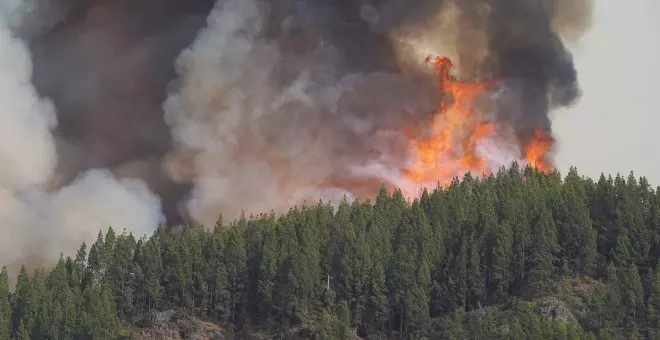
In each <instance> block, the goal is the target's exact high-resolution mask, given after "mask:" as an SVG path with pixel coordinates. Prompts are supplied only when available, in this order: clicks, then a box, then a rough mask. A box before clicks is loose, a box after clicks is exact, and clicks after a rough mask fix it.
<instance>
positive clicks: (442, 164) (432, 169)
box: [404, 57, 552, 185]
mask: <svg viewBox="0 0 660 340" xmlns="http://www.w3.org/2000/svg"><path fill="white" fill-rule="evenodd" d="M426 62H427V63H432V64H433V66H434V68H435V71H436V73H437V75H438V77H439V82H440V92H441V94H442V95H443V97H448V99H447V100H442V101H441V104H440V106H439V107H438V111H437V112H436V114H435V115H434V118H433V121H432V123H431V126H430V127H429V128H428V131H426V134H422V137H421V138H420V137H419V136H415V137H412V136H409V137H412V138H411V146H412V153H413V155H414V156H415V159H416V161H415V163H414V164H413V165H412V166H411V167H410V168H408V169H406V170H405V171H404V175H405V177H406V178H407V179H408V180H410V181H412V182H416V183H421V184H431V183H440V184H441V185H444V184H447V183H448V182H449V181H451V179H452V178H454V177H455V176H459V175H462V174H463V173H466V172H478V173H479V174H484V173H489V172H490V169H489V164H488V162H487V160H486V159H485V158H484V157H483V156H482V155H480V154H479V152H478V150H477V146H478V145H479V144H480V143H482V142H485V141H486V140H487V139H488V138H489V137H493V136H494V135H495V133H496V130H495V125H494V124H493V123H492V122H489V121H487V120H483V119H482V118H480V117H479V115H478V114H477V110H476V100H477V98H478V96H479V94H481V93H484V92H485V91H488V90H491V89H492V88H493V87H494V85H495V84H496V82H495V81H481V82H465V81H461V80H458V79H456V78H455V77H454V76H452V75H451V74H450V72H451V70H452V68H453V64H452V62H451V60H450V59H448V58H445V57H434V58H432V57H427V58H426ZM551 147H552V140H551V139H550V138H549V137H547V136H545V135H544V134H543V133H542V132H541V131H540V130H538V131H536V132H535V135H534V138H533V140H532V141H531V142H530V143H529V144H528V145H527V146H526V147H525V148H524V149H525V150H523V152H522V153H523V155H522V156H523V157H524V158H525V161H526V162H527V163H529V164H531V165H532V166H535V167H536V168H537V169H539V170H541V171H545V170H550V169H551V168H552V166H551V164H550V163H549V162H548V161H547V157H546V156H547V154H548V152H549V150H550V148H551Z"/></svg>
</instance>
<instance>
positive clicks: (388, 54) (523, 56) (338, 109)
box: [165, 0, 590, 223]
mask: <svg viewBox="0 0 660 340" xmlns="http://www.w3.org/2000/svg"><path fill="white" fill-rule="evenodd" d="M582 3H584V5H583V8H587V7H588V6H587V3H586V2H582ZM567 6H568V7H571V8H574V7H580V6H579V5H577V4H575V3H573V2H571V3H569V2H566V1H533V0H516V1H503V0H502V1H485V0H483V1H482V0H471V1H458V0H457V1H444V2H442V1H435V2H430V1H429V2H422V1H417V2H413V3H409V2H406V3H403V2H401V1H381V2H372V3H370V2H367V1H365V2H347V1H339V2H337V1H314V2H312V1H303V0H283V1H278V2H275V3H273V2H266V1H260V0H240V1H239V0H225V1H218V2H217V3H216V5H215V8H214V9H213V11H212V12H211V14H210V16H209V18H208V22H209V24H208V27H207V28H205V29H204V30H203V31H202V32H201V33H200V34H199V36H198V37H197V39H196V40H195V42H194V43H193V44H192V45H191V47H190V48H189V49H187V50H185V51H184V52H183V53H182V54H181V56H180V57H179V60H178V63H177V66H178V72H179V74H180V76H181V78H180V82H179V90H178V91H177V92H175V93H172V94H171V95H170V97H169V98H168V100H167V101H166V103H165V111H166V112H165V117H166V120H167V123H168V124H169V125H170V127H171V128H172V135H173V137H174V139H175V141H176V152H175V156H173V157H172V158H170V159H169V163H170V170H171V172H172V177H173V178H178V179H187V180H189V181H192V182H193V183H194V189H193V191H192V193H191V197H190V199H189V201H188V208H189V209H188V211H189V213H190V214H191V215H192V218H193V219H195V220H198V221H202V222H205V223H212V222H213V219H214V218H216V217H217V214H218V213H220V212H222V213H224V214H228V215H230V216H231V217H236V216H237V215H238V214H239V213H240V212H241V211H242V210H245V211H247V212H250V213H254V212H261V211H264V210H266V209H270V208H280V209H281V208H285V207H287V206H289V205H291V204H294V203H299V202H301V201H302V200H307V201H310V200H311V201H313V200H316V199H318V198H325V199H327V198H331V197H335V198H336V197H337V196H338V195H339V196H341V195H347V196H349V197H350V196H352V195H359V196H369V195H373V194H374V193H375V190H376V189H377V187H378V185H377V184H378V183H380V182H382V181H386V182H390V183H391V184H393V185H394V186H401V185H406V184H405V183H398V184H397V181H398V182H401V176H400V173H399V172H397V170H400V169H401V168H402V167H403V166H404V165H405V164H406V163H407V162H408V159H407V156H408V155H407V153H406V150H407V147H408V141H407V140H406V138H404V137H403V135H402V130H403V129H402V128H403V127H405V126H411V125H415V124H421V125H425V124H427V123H428V121H429V119H430V118H431V116H432V114H430V112H432V111H433V108H434V107H435V105H436V104H437V101H438V100H439V99H438V98H437V96H436V95H435V93H434V91H433V85H432V84H431V83H430V82H429V79H431V78H429V77H428V76H424V75H425V71H424V70H423V66H422V62H423V60H424V57H425V56H426V55H428V54H429V53H433V54H440V55H449V56H451V57H452V58H453V59H454V60H455V61H456V62H457V64H458V67H459V74H460V76H461V77H462V78H464V79H466V80H479V79H489V78H497V79H500V80H501V84H502V86H501V90H500V96H499V97H500V99H499V100H497V101H496V102H495V105H494V106H493V105H491V106H492V110H491V112H490V113H489V114H490V115H492V116H493V117H491V119H493V120H495V122H496V123H497V124H499V125H500V127H501V128H502V129H511V130H513V131H514V134H515V136H516V138H517V139H518V142H517V143H518V144H524V143H526V142H528V141H529V139H530V138H531V137H532V132H533V131H534V130H535V129H542V130H544V131H547V132H548V133H549V132H550V128H551V126H550V119H549V117H548V114H549V111H550V110H551V109H552V108H554V107H556V106H565V105H570V104H571V103H573V102H574V101H575V100H576V99H577V98H578V97H579V87H578V83H577V75H576V71H575V69H574V66H573V63H572V59H571V55H570V53H569V52H568V51H567V49H566V48H565V47H564V45H563V42H562V40H561V37H560V35H559V33H560V32H566V33H567V35H568V33H572V34H574V35H573V36H577V35H576V34H575V33H579V32H578V31H581V30H583V29H584V27H585V26H586V25H579V23H582V22H583V21H581V20H578V19H576V18H575V17H571V18H566V16H567V15H569V14H570V15H575V14H574V12H571V11H569V10H568V9H567V8H566V7H567ZM583 14H584V16H585V20H587V17H588V15H589V14H590V11H587V10H584V11H583ZM427 125H428V124H427Z"/></svg>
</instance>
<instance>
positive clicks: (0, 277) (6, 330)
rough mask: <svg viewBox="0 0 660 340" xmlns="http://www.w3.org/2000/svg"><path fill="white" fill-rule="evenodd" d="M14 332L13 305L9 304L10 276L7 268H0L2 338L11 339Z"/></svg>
mask: <svg viewBox="0 0 660 340" xmlns="http://www.w3.org/2000/svg"><path fill="white" fill-rule="evenodd" d="M11 333H12V324H11V305H10V304H9V276H8V275H7V268H5V267H2V270H0V339H9V338H10V336H11Z"/></svg>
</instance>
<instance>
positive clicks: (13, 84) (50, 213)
mask: <svg viewBox="0 0 660 340" xmlns="http://www.w3.org/2000/svg"><path fill="white" fill-rule="evenodd" d="M29 5H30V3H29V2H21V1H17V2H14V3H12V2H4V3H3V4H2V6H0V79H2V80H1V81H0V115H2V122H3V124H2V125H1V127H0V158H2V160H3V164H2V167H0V223H1V226H0V232H2V237H0V263H2V264H6V265H10V266H18V265H20V264H24V263H25V261H33V262H36V263H28V264H43V262H44V261H45V262H52V261H53V260H56V259H57V257H58V255H59V254H60V253H66V254H71V253H72V252H75V250H76V248H77V247H78V246H80V243H81V242H90V241H93V240H94V239H95V237H96V233H98V232H99V230H102V229H103V230H105V229H106V228H108V227H109V226H113V227H114V228H115V229H116V230H117V231H118V232H121V231H122V230H124V229H125V230H127V231H130V232H134V233H136V234H137V235H136V236H140V235H142V234H144V233H146V232H149V231H151V230H153V229H154V228H155V227H156V226H157V224H158V223H159V222H160V221H162V218H161V213H160V203H159V199H158V198H157V197H155V196H154V195H153V194H151V192H150V191H149V190H148V189H147V187H146V186H145V185H144V183H142V182H140V181H139V180H135V179H125V180H116V179H115V178H114V177H113V176H112V175H111V174H110V172H109V171H107V170H102V169H90V170H88V171H86V172H84V173H82V174H81V175H79V176H77V177H76V178H75V179H74V181H73V182H71V183H69V184H68V185H66V186H63V187H61V188H58V189H57V190H50V188H49V182H50V181H51V180H52V179H53V177H54V175H55V169H56V167H57V163H58V155H57V152H56V150H57V148H56V145H57V141H56V137H55V136H54V135H53V133H52V131H53V129H55V127H56V126H57V117H56V109H55V107H54V105H53V103H52V102H51V101H50V100H47V99H45V98H42V97H40V96H39V94H38V93H37V92H36V91H35V89H34V87H33V86H32V85H31V81H32V62H31V59H30V53H29V51H28V48H27V46H26V44H25V43H24V42H23V41H22V40H20V39H19V38H18V37H17V35H16V34H18V33H16V32H21V33H23V34H26V33H29V30H28V29H27V26H22V20H21V18H23V16H29V15H30V14H34V13H33V12H30V10H31V7H29ZM32 27H35V28H36V27H38V26H32ZM33 32H34V31H33ZM13 269H15V268H13Z"/></svg>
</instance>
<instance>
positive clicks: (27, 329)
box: [0, 164, 660, 339]
mask: <svg viewBox="0 0 660 340" xmlns="http://www.w3.org/2000/svg"><path fill="white" fill-rule="evenodd" d="M659 254H660V188H657V189H653V188H651V187H650V185H649V183H648V182H647V181H646V180H645V179H644V178H636V177H634V175H633V174H632V173H631V174H630V176H628V177H627V178H625V177H622V176H616V177H614V178H611V177H605V176H601V177H600V178H599V179H598V180H597V181H594V180H592V179H589V178H585V177H582V176H580V175H579V174H578V172H577V171H576V170H575V169H571V171H570V172H569V173H568V174H566V176H565V177H563V178H562V177H561V176H560V174H558V173H556V172H553V173H549V174H544V173H540V172H537V171H536V170H534V169H530V168H525V169H520V168H519V167H518V166H516V165H515V164H514V166H512V167H511V168H510V169H506V170H505V169H502V170H501V171H500V172H499V173H497V174H495V175H492V176H489V177H486V178H484V179H475V178H472V177H471V176H469V175H467V176H465V177H464V178H463V179H462V180H460V181H459V180H455V181H454V182H452V183H451V185H450V186H448V187H447V188H444V189H441V188H438V189H436V190H433V191H430V192H429V191H424V192H423V193H422V194H421V195H420V197H419V198H418V199H416V200H415V201H413V202H406V200H405V199H404V197H403V196H402V195H401V193H400V192H398V191H396V192H394V193H388V192H386V191H385V189H381V192H380V193H379V194H378V196H377V197H376V198H375V201H374V202H352V203H348V202H342V203H341V204H340V205H339V206H338V207H337V208H336V209H334V208H333V207H332V206H330V205H328V204H324V203H318V204H316V205H310V206H305V207H297V208H292V209H291V210H290V211H289V212H288V213H287V214H285V215H283V216H276V215H275V214H272V213H271V214H264V215H260V216H253V217H245V218H241V219H240V220H238V221H233V222H231V223H227V222H225V221H223V220H222V219H221V218H220V219H219V220H218V222H217V224H216V225H215V226H214V227H213V228H201V227H199V228H187V229H185V230H183V231H181V232H168V231H165V230H163V229H159V230H157V231H156V232H155V233H154V234H153V235H151V236H150V237H148V238H144V239H137V240H136V239H135V238H134V237H133V236H132V235H130V234H126V233H123V234H118V233H116V232H115V231H114V230H112V228H110V229H109V230H108V231H107V232H106V233H105V234H102V233H99V236H98V239H97V241H96V242H95V243H94V244H92V245H91V246H87V245H84V244H83V245H82V246H81V247H80V250H79V251H78V253H77V256H75V257H74V258H61V259H60V261H59V263H58V264H57V266H55V267H54V268H53V269H52V270H43V269H37V270H34V269H28V268H26V267H23V268H22V270H21V272H20V274H19V275H18V278H17V280H16V282H17V284H16V287H15V289H14V290H13V292H12V293H10V292H9V287H8V283H7V282H8V277H7V273H6V270H3V272H2V274H0V339H9V338H16V339H30V338H31V339H87V338H91V339H110V338H112V339H114V338H120V337H125V338H137V337H142V338H167V337H168V335H164V333H157V332H158V331H162V330H163V329H165V328H167V329H170V330H173V332H174V333H176V332H178V333H179V335H176V334H174V333H173V334H174V335H171V336H172V338H176V337H175V336H179V337H180V338H186V337H187V338H195V337H196V338H211V337H213V336H215V337H216V338H218V339H220V338H254V339H257V338H264V339H265V338H276V337H277V338H288V339H350V338H354V337H356V336H359V337H361V338H364V339H385V338H390V339H399V338H401V339H403V338H406V339H467V338H472V339H474V338H477V339H497V338H504V339H617V338H626V339H634V338H638V339H645V338H648V339H652V338H656V339H657V338H659V337H660V331H659V330H660V268H657V262H658V255H659ZM28 273H30V275H28ZM181 329H184V331H183V333H182V332H181ZM185 329H187V331H185ZM201 331H205V332H206V333H199V332H201ZM193 333H194V334H196V335H195V336H191V334H193Z"/></svg>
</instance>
